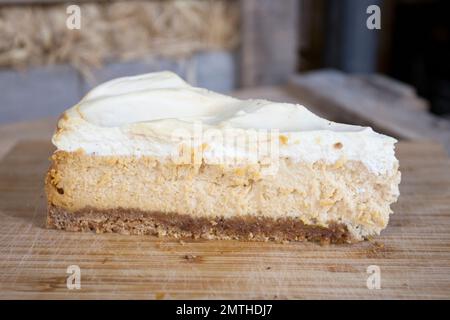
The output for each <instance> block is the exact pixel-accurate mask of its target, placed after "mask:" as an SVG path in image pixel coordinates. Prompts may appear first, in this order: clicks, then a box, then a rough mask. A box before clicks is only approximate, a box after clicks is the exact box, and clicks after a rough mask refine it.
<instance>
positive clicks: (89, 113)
mask: <svg viewBox="0 0 450 320" xmlns="http://www.w3.org/2000/svg"><path fill="white" fill-rule="evenodd" d="M199 126H200V127H201V128H200V129H199V131H200V133H199V135H200V136H201V139H193V143H192V144H191V145H190V146H191V147H193V148H199V147H201V146H206V147H205V148H203V149H202V150H201V156H200V158H201V159H200V161H201V162H204V163H211V164H215V163H217V154H220V155H223V156H224V157H225V159H226V158H232V157H234V158H235V157H239V159H240V161H239V162H240V163H243V162H244V163H245V162H246V161H249V159H253V158H254V156H255V154H254V152H252V149H251V148H250V147H249V145H248V143H246V142H245V141H244V143H241V144H236V145H234V144H231V145H230V144H228V145H227V144H224V143H223V141H217V139H216V137H215V136H214V135H210V134H209V133H211V132H215V133H219V135H222V136H223V137H226V136H227V135H234V136H248V135H250V134H253V133H254V132H253V131H257V132H260V133H261V132H262V133H264V132H265V133H267V137H269V136H270V134H271V132H272V131H274V130H275V133H276V134H277V135H278V136H279V139H280V142H281V143H280V144H279V149H278V154H277V156H279V157H281V158H289V159H290V160H291V161H293V162H298V163H310V164H313V163H315V162H317V161H323V162H325V163H327V164H333V163H336V162H339V161H342V160H343V159H344V160H346V161H359V162H361V163H362V164H364V165H365V166H366V167H367V169H368V170H369V171H370V172H372V173H374V174H377V175H383V174H386V173H388V172H391V171H393V170H396V168H397V166H398V161H397V159H396V158H395V154H394V144H395V142H396V140H395V139H393V138H391V137H388V136H385V135H381V134H378V133H376V132H374V131H373V130H372V129H371V128H369V127H360V126H352V125H345V124H339V123H335V122H332V121H328V120H325V119H322V118H320V117H318V116H316V115H314V114H313V113H311V112H310V111H308V110H307V109H306V108H305V107H303V106H301V105H295V104H287V103H275V102H270V101H265V100H239V99H235V98H232V97H229V96H225V95H221V94H218V93H214V92H211V91H208V90H205V89H201V88H195V87H191V86H190V85H188V84H187V83H186V82H184V81H183V80H182V79H181V78H179V77H178V76H176V75H175V74H173V73H170V72H160V73H151V74H147V75H141V76H135V77H127V78H120V79H116V80H113V81H110V82H107V83H104V84H102V85H100V86H98V87H97V88H95V89H94V90H92V91H91V92H90V93H89V94H88V95H86V97H85V98H84V99H83V100H82V101H80V103H78V104H77V105H75V106H74V107H72V108H71V109H69V110H67V111H66V112H65V113H64V114H63V116H62V117H61V119H60V120H59V122H58V129H57V132H56V133H55V135H54V136H53V143H54V144H55V145H56V146H57V148H58V150H61V151H68V152H73V151H77V150H80V149H81V150H83V151H84V152H85V153H87V154H91V155H99V156H151V157H157V158H160V159H166V160H167V159H169V158H171V157H172V156H173V155H174V154H176V153H177V152H179V148H180V141H179V139H177V136H176V135H174V134H175V133H177V132H178V133H180V132H181V133H182V135H190V136H192V137H194V136H196V130H197V128H198V127H199ZM197 135H198V134H197ZM270 137H271V136H270ZM222 140H223V139H222ZM258 157H259V158H258V159H256V160H257V161H260V160H262V157H263V156H259V155H258Z"/></svg>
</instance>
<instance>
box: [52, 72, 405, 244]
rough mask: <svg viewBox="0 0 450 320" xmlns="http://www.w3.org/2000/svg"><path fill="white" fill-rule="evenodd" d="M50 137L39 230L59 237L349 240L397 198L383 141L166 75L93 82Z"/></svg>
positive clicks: (373, 225)
mask: <svg viewBox="0 0 450 320" xmlns="http://www.w3.org/2000/svg"><path fill="white" fill-rule="evenodd" d="M52 142H53V144H54V145H55V146H56V151H55V152H54V153H53V155H52V156H51V165H50V168H49V170H48V173H47V175H46V179H45V189H46V195H47V201H48V212H47V225H48V227H51V228H56V229H63V230H68V231H94V232H97V233H103V232H116V233H121V234H135V235H157V236H162V237H169V238H176V239H182V238H194V239H197V238H204V239H236V240H245V241H247V240H256V241H268V240H271V241H278V242H285V241H303V240H312V241H319V242H324V243H330V242H331V243H349V242H356V241H361V240H364V239H367V238H369V237H371V236H374V235H378V234H379V233H380V232H381V231H382V230H383V229H385V228H386V226H387V224H388V221H389V215H390V214H391V213H392V210H391V204H392V203H393V202H395V201H396V200H397V198H398V196H399V189H398V185H399V183H400V172H399V170H398V169H399V163H398V160H397V159H396V157H395V143H396V140H395V139H394V138H391V137H389V136H386V135H383V134H379V133H376V132H374V131H373V130H372V129H371V128H370V127H361V126H355V125H347V124H340V123H336V122H332V121H328V120H326V119H323V118H320V117H318V116H316V115H315V114H313V113H312V112H310V111H309V110H308V109H307V108H305V107H304V106H302V105H298V104H289V103H278V102H271V101H266V100H262V99H253V100H240V99H236V98H234V97H230V96H227V95H222V94H219V93H215V92H211V91H208V90H206V89H202V88H197V87H193V86H190V85H189V84H188V83H186V82H185V81H183V80H182V79H181V78H180V77H178V76H177V75H175V74H173V73H171V72H157V73H150V74H144V75H138V76H133V77H125V78H118V79H115V80H112V81H109V82H106V83H104V84H101V85H99V86H98V87H96V88H94V89H93V90H92V91H90V92H89V93H88V94H87V95H86V96H85V97H84V98H83V99H82V100H81V101H80V102H79V103H78V104H76V105H75V106H73V107H72V108H70V109H68V110H67V111H65V112H64V113H63V114H62V115H61V117H60V119H59V120H58V124H57V128H56V131H55V133H54V135H53V138H52Z"/></svg>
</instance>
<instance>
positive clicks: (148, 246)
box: [0, 141, 450, 299]
mask: <svg viewBox="0 0 450 320" xmlns="http://www.w3.org/2000/svg"><path fill="white" fill-rule="evenodd" d="M397 149H398V156H399V158H400V167H401V171H402V184H401V187H400V190H401V196H400V199H399V202H398V203H396V204H395V206H394V211H395V214H394V215H393V216H392V219H391V222H390V224H389V227H388V228H387V229H386V230H385V231H384V232H383V233H382V235H381V236H380V237H378V238H376V239H374V240H372V241H366V242H363V243H360V244H356V245H328V246H320V245H318V244H314V243H289V244H275V243H260V242H236V241H193V240H185V241H184V242H180V241H176V240H166V239H161V238H157V237H152V236H123V235H117V234H101V235H96V234H93V233H71V232H64V231H57V230H48V229H45V227H44V222H45V215H46V211H45V210H46V208H45V196H44V193H43V177H44V174H45V171H46V169H47V167H48V164H49V163H48V157H49V155H50V154H51V152H52V147H51V145H50V143H48V142H43V141H21V142H19V143H17V144H16V145H15V146H13V148H12V149H11V150H10V151H9V152H8V153H7V154H6V155H5V156H4V157H3V159H2V160H1V162H0V238H1V240H0V298H3V299H10V298H20V299H29V298H34V299H45V298H55V299H78V298H95V299H99V298H100V299H102V298H118V299H135V298H142V299H174V298H175V299H176V298H187V299H193V298H218V299H222V298H223V299H231V298H250V299H251V298H276V299H284V298H291V299H311V298H337V299H345V298H360V299H379V298H395V299H405V298H420V299H432V298H447V299H448V298H450V159H449V158H448V157H447V155H446V153H445V151H444V150H443V149H442V148H441V147H440V146H439V145H435V144H425V143H399V144H398V148H397ZM70 265H78V266H79V267H80V269H81V289H79V290H76V289H74V290H69V289H68V288H67V286H66V279H67V277H68V276H69V274H67V272H66V271H67V267H68V266H70ZM370 265H377V266H379V268H380V271H381V289H379V290H376V289H375V290H369V289H368V288H367V286H366V281H367V278H368V276H369V274H368V273H367V268H368V266H370Z"/></svg>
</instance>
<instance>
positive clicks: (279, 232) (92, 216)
mask: <svg viewBox="0 0 450 320" xmlns="http://www.w3.org/2000/svg"><path fill="white" fill-rule="evenodd" d="M47 226H48V227H49V228H55V229H62V230H67V231H93V232H96V233H107V232H114V233H120V234H133V235H156V236H169V237H171V238H176V239H183V238H193V239H200V238H203V239H218V240H224V239H226V240H229V239H235V240H244V241H276V242H283V241H315V242H320V243H351V242H354V239H353V238H352V236H351V234H350V233H349V232H348V230H347V228H346V226H345V225H343V224H338V223H331V224H330V225H329V226H328V227H322V226H317V225H306V224H304V223H303V222H302V221H301V220H299V219H295V218H278V219H274V218H268V217H255V216H239V217H233V218H221V217H216V218H205V217H198V218H196V217H192V216H189V215H184V214H178V213H161V212H145V211H141V210H133V209H122V208H117V209H110V210H98V209H95V208H85V209H82V210H78V211H76V212H69V211H67V210H65V209H64V208H62V207H57V206H53V205H50V206H49V207H48V215H47Z"/></svg>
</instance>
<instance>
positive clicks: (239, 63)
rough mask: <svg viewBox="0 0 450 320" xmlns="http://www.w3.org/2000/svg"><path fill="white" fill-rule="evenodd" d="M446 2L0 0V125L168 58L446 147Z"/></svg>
mask: <svg viewBox="0 0 450 320" xmlns="http://www.w3.org/2000/svg"><path fill="white" fill-rule="evenodd" d="M70 4H75V5H78V6H79V8H80V13H81V16H80V18H81V19H80V22H81V28H80V29H70V28H68V27H67V25H66V22H67V19H68V17H69V16H70V13H68V12H67V7H68V5H70ZM373 5H376V6H377V7H378V8H379V9H380V11H379V18H380V21H379V27H380V28H375V29H373V28H369V27H368V19H369V20H370V21H371V22H372V24H373V22H374V20H373V19H376V18H377V17H374V16H372V15H373V14H374V11H371V10H369V12H368V8H369V6H373ZM375 14H376V13H375ZM449 15H450V1H447V0H279V1H275V0H228V1H219V0H211V1H207V0H205V1H202V0H175V1H171V0H162V1H126V0H121V1H100V0H98V1H95V0H83V1H71V2H65V1H58V0H40V1H39V0H0V134H1V133H2V130H3V132H6V131H5V130H9V131H8V132H10V133H11V130H19V128H20V130H25V129H24V128H28V127H30V126H31V127H33V126H34V127H33V128H41V127H44V126H45V128H49V129H45V130H50V129H51V130H52V129H53V128H54V121H55V117H56V116H57V115H58V114H60V113H61V112H62V111H64V110H65V109H67V108H68V107H70V106H72V105H73V104H75V103H76V102H77V101H79V100H80V98H81V97H82V96H83V95H84V94H86V92H87V91H88V90H89V89H90V88H92V87H93V86H95V85H97V84H99V83H101V82H104V81H106V80H109V79H112V78H116V77H119V76H127V75H135V74H140V73H146V72H152V71H159V70H171V71H173V72H176V73H177V74H179V75H180V76H181V77H183V78H184V79H185V80H187V81H188V82H190V83H191V84H193V85H196V86H201V87H206V88H208V89H211V90H215V91H219V92H223V93H229V94H232V95H235V96H237V97H241V98H266V99H271V100H275V101H282V102H296V103H303V104H305V105H307V106H308V107H309V108H310V109H311V110H312V111H313V112H316V113H318V114H319V115H321V116H325V117H327V118H329V119H330V120H334V121H343V122H349V123H353V124H361V125H370V126H372V127H374V129H376V130H378V131H380V132H383V133H387V134H390V135H393V136H395V137H397V138H399V139H421V140H422V139H424V140H432V141H437V142H439V143H441V144H442V145H444V146H445V148H446V149H447V151H449V150H450V63H449V57H450V26H449V24H450V19H449ZM371 17H372V18H371ZM41 119H49V120H46V121H47V122H39V121H42V120H41ZM18 123H20V124H18ZM49 124H51V125H49ZM12 126H14V127H12ZM5 128H6V129H5ZM49 132H50V131H49Z"/></svg>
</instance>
